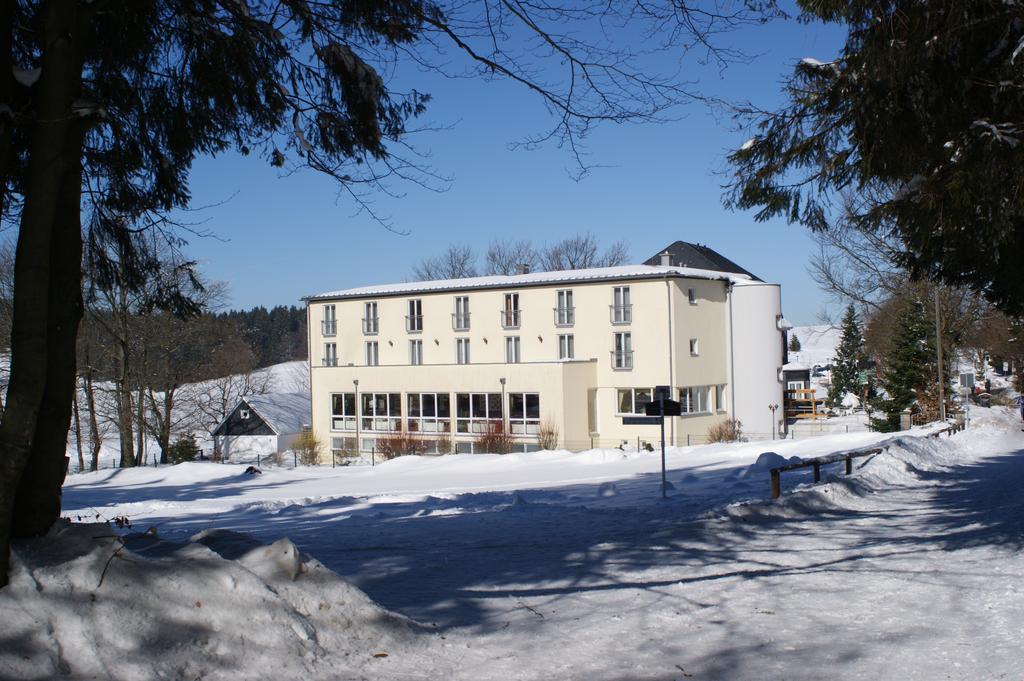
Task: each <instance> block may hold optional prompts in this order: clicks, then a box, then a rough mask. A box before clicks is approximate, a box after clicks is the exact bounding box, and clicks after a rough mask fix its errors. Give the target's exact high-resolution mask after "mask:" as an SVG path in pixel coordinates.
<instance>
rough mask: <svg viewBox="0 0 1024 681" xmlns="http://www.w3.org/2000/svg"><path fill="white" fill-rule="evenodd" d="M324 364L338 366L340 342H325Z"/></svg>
mask: <svg viewBox="0 0 1024 681" xmlns="http://www.w3.org/2000/svg"><path fill="white" fill-rule="evenodd" d="M324 366H325V367H336V366H338V344H337V343H324Z"/></svg>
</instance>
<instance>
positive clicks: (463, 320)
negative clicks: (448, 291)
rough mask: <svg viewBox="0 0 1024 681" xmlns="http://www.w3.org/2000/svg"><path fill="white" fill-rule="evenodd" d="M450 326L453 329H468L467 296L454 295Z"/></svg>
mask: <svg viewBox="0 0 1024 681" xmlns="http://www.w3.org/2000/svg"><path fill="white" fill-rule="evenodd" d="M452 328H453V329H454V330H455V331H469V296H455V312H454V314H452Z"/></svg>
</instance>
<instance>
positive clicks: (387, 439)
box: [377, 428, 427, 461]
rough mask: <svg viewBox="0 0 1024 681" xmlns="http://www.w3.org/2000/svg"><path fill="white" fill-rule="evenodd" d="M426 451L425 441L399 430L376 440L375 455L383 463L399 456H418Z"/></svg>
mask: <svg viewBox="0 0 1024 681" xmlns="http://www.w3.org/2000/svg"><path fill="white" fill-rule="evenodd" d="M426 451H427V442H426V440H421V439H419V438H417V437H415V436H413V435H412V434H411V433H410V432H408V431H405V430H402V429H401V428H399V429H398V430H393V431H391V432H390V433H388V434H387V435H385V436H383V437H378V438H377V455H378V456H379V457H380V458H381V459H383V460H384V461H389V460H391V459H394V458H396V457H399V456H408V455H415V456H419V455H422V454H423V453H424V452H426Z"/></svg>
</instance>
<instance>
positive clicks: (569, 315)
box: [552, 307, 576, 326]
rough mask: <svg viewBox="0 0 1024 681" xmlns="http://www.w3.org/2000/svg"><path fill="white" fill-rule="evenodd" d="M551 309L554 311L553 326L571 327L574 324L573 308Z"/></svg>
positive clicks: (574, 312) (574, 314) (574, 309)
mask: <svg viewBox="0 0 1024 681" xmlns="http://www.w3.org/2000/svg"><path fill="white" fill-rule="evenodd" d="M552 309H553V310H554V311H555V326H572V325H573V324H575V323H576V308H575V307H556V308H552Z"/></svg>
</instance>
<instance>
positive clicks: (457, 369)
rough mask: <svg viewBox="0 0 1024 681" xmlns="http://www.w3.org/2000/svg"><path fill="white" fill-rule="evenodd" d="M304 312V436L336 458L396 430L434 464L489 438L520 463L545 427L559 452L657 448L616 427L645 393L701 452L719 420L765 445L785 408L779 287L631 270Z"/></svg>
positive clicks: (482, 282)
mask: <svg viewBox="0 0 1024 681" xmlns="http://www.w3.org/2000/svg"><path fill="white" fill-rule="evenodd" d="M667 260H668V258H667V256H666V261H667ZM306 302H307V310H308V319H309V357H310V372H311V380H310V385H311V390H312V423H313V428H314V430H315V432H316V434H317V436H318V437H319V438H320V439H321V441H323V442H325V443H330V448H331V449H333V450H335V451H336V452H342V451H345V452H350V451H353V450H354V449H355V448H356V443H357V442H358V446H359V448H360V449H362V450H363V451H367V450H369V449H371V448H373V447H374V446H375V445H376V443H377V439H378V438H381V437H386V436H388V435H389V434H390V433H393V432H394V431H396V430H402V431H405V432H406V433H408V434H412V435H414V436H415V437H416V438H420V439H423V440H425V441H426V447H427V450H428V451H435V448H436V446H437V442H438V441H439V440H440V441H441V446H442V447H444V444H445V441H448V442H450V443H452V444H453V445H454V448H455V450H456V451H459V452H471V451H473V450H474V448H475V444H476V440H477V439H478V438H479V436H480V434H481V433H483V432H485V431H487V429H488V428H493V427H497V426H499V425H500V427H501V428H502V429H503V431H504V432H507V433H511V434H512V436H513V437H514V439H515V442H516V446H515V448H516V449H517V450H525V451H530V450H533V449H537V448H538V432H539V430H540V429H541V426H542V425H547V426H548V427H550V428H553V429H554V430H555V431H557V439H558V446H559V447H564V448H568V449H577V450H578V449H586V448H589V447H591V446H606V447H607V446H618V445H620V444H623V443H625V444H630V445H632V446H636V445H637V443H638V442H640V443H644V442H650V443H651V444H655V443H656V442H657V441H658V437H659V435H658V432H659V429H658V427H657V426H651V425H643V426H635V425H624V424H623V417H624V416H628V415H634V414H643V413H644V404H645V403H646V402H648V401H650V400H651V399H652V397H653V394H654V388H655V386H669V388H670V390H671V394H672V396H673V397H674V398H675V399H677V400H680V402H681V403H682V405H683V410H684V411H685V412H686V413H685V415H684V416H680V417H675V418H670V419H668V420H667V421H666V434H667V436H668V438H669V439H670V441H671V442H674V443H677V444H686V442H687V441H688V437H689V440H690V441H694V442H700V441H703V439H704V438H705V437H706V434H707V431H708V428H709V427H711V426H712V425H713V424H715V423H718V422H720V421H723V420H725V419H726V418H738V419H739V420H741V421H742V422H743V423H744V428H745V430H746V431H747V432H752V433H758V432H762V433H765V434H767V433H769V432H770V431H771V429H772V427H773V424H772V414H771V413H770V411H769V409H768V405H769V404H780V405H781V404H782V385H781V382H780V378H779V377H780V374H781V366H782V364H783V353H784V341H783V333H782V332H781V330H780V329H781V328H782V324H783V323H784V322H783V320H782V316H781V303H780V294H779V287H778V286H777V285H773V284H765V283H763V282H760V281H758V280H756V279H754V278H752V277H749V276H747V275H744V274H735V273H727V272H719V271H712V270H701V269H692V268H687V267H673V266H651V265H628V266H620V267H609V268H598V269H587V270H572V271H564V272H535V273H529V274H520V275H513V276H492V277H476V278H467V279H455V280H446V281H427V282H414V283H403V284H390V285H383V286H366V287H362V288H354V289H348V290H343V291H333V292H327V293H321V294H319V295H315V296H310V297H309V298H307V299H306ZM779 416H780V417H781V413H780V414H779ZM774 427H778V425H777V424H775V425H774ZM476 448H479V447H476Z"/></svg>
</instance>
